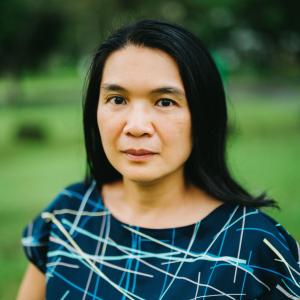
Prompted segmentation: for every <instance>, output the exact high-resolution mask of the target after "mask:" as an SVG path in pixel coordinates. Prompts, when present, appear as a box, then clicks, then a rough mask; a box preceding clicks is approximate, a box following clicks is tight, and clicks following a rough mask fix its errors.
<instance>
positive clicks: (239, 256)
mask: <svg viewBox="0 0 300 300" xmlns="http://www.w3.org/2000/svg"><path fill="white" fill-rule="evenodd" d="M226 132H227V114H226V104H225V96H224V90H223V86H222V82H221V79H220V76H219V73H218V71H217V69H216V67H215V64H214V62H213V60H212V58H211V56H210V54H209V53H208V51H207V50H206V49H205V48H204V46H203V45H202V44H201V42H200V41H199V40H198V39H197V38H196V37H195V36H194V35H193V34H191V33H190V32H188V31H186V30H185V29H183V28H181V27H179V26H177V25H173V24H168V23H164V22H159V21H152V20H144V21H140V22H137V23H135V24H131V25H129V26H126V27H123V28H121V29H119V30H118V31H116V32H114V33H113V34H112V35H111V36H110V37H109V38H108V39H107V40H106V41H105V42H104V43H102V45H101V46H100V48H99V49H98V51H97V53H96V54H95V56H94V59H93V62H92V65H91V68H90V72H89V82H88V86H87V93H86V98H85V103H84V135H85V146H86V153H87V174H86V178H85V181H84V182H81V183H77V184H73V185H70V186H68V187H67V188H65V189H64V190H63V191H61V192H60V193H59V194H58V196H57V197H56V198H55V199H54V200H53V201H52V202H51V203H50V205H49V206H48V207H47V208H46V209H45V210H44V211H43V212H42V213H41V214H40V215H38V216H37V217H36V219H35V220H34V221H33V222H32V223H31V224H29V225H28V226H27V227H26V228H25V230H24V235H23V239H22V242H23V245H24V249H25V253H26V255H27V257H28V259H29V260H30V264H29V267H28V270H27V272H26V274H25V277H24V279H23V283H22V285H21V288H20V291H19V297H18V299H43V298H44V297H46V298H47V299H203V298H208V297H210V298H214V297H216V298H217V299H298V298H299V295H300V276H299V274H300V270H299V248H297V247H299V246H298V245H297V243H296V241H295V240H294V239H293V238H292V237H291V236H290V235H289V234H288V233H287V232H286V231H285V230H284V228H283V227H281V226H280V225H279V224H277V223H276V221H274V220H273V219H271V218H270V217H268V216H267V215H265V214H264V213H263V212H261V211H260V210H259V207H263V206H276V203H275V202H274V201H273V200H271V199H268V198H267V197H266V196H265V195H264V194H263V195H260V196H257V197H254V196H252V195H250V194H249V193H248V192H247V191H246V190H245V189H243V188H242V187H241V186H240V185H239V184H238V183H236V182H235V181H234V179H232V177H231V175H230V174H229V172H228V169H227V166H226V161H225V143H226ZM32 282H34V283H35V284H34V285H33V284H32Z"/></svg>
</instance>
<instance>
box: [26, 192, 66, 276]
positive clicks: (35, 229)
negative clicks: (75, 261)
mask: <svg viewBox="0 0 300 300" xmlns="http://www.w3.org/2000/svg"><path fill="white" fill-rule="evenodd" d="M59 198H60V195H58V196H57V197H55V198H54V199H53V200H52V201H51V203H50V204H49V205H48V206H47V207H46V208H45V209H44V210H42V211H41V212H40V213H39V214H38V215H37V216H36V217H35V218H34V219H33V221H32V222H30V223H29V224H27V225H26V226H25V228H24V229H23V233H22V246H23V250H24V252H25V255H26V257H27V259H28V260H29V261H30V262H31V263H33V264H34V265H35V266H36V267H37V268H38V269H39V270H40V271H41V272H43V273H46V264H47V252H48V245H49V236H50V231H51V222H47V220H45V219H44V218H42V214H43V213H44V212H52V211H53V210H54V209H55V207H56V206H57V202H58V200H59Z"/></svg>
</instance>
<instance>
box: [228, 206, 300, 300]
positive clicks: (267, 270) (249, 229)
mask: <svg viewBox="0 0 300 300" xmlns="http://www.w3.org/2000/svg"><path fill="white" fill-rule="evenodd" d="M231 212H232V213H231V215H230V217H229V219H228V220H229V222H228V223H227V225H226V226H225V228H227V229H228V230H229V229H230V230H229V231H228V238H229V237H230V238H229V239H227V250H228V252H230V255H232V256H234V257H236V258H239V259H241V260H240V262H241V264H240V268H241V270H244V271H245V272H247V274H248V275H250V277H252V280H254V281H256V282H257V283H259V285H261V286H264V287H265V288H266V289H267V290H268V292H270V291H274V290H276V291H278V292H283V291H285V292H287V291H294V292H295V293H296V294H298V295H299V292H300V285H299V282H300V276H299V275H300V258H299V253H300V248H299V244H298V242H297V241H296V240H295V239H294V238H293V237H292V236H291V235H290V234H289V233H288V231H287V230H286V229H285V228H284V227H283V226H282V225H281V224H279V223H278V222H277V221H276V220H275V219H273V218H272V217H270V216H269V215H268V214H266V213H265V212H263V211H261V210H260V209H256V208H253V207H246V206H239V205H237V206H235V207H234V208H232V210H231ZM268 295H269V294H268ZM268 299H273V298H271V297H270V298H268ZM274 299H275V298H274ZM276 299H277V298H276Z"/></svg>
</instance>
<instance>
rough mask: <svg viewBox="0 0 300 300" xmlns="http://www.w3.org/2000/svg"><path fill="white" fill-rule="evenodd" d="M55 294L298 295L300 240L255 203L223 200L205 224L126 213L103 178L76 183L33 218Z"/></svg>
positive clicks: (40, 263)
mask: <svg viewBox="0 0 300 300" xmlns="http://www.w3.org/2000/svg"><path fill="white" fill-rule="evenodd" d="M22 243H23V247H24V250H25V253H26V256H27V257H28V259H29V260H30V261H31V262H32V263H33V264H35V265H36V266H37V267H38V268H39V269H40V270H41V271H42V272H44V273H45V274H46V278H47V288H46V298H47V299H49V300H52V299H105V300H117V299H151V300H152V299H206V298H208V299H212V298H213V299H271V300H272V299H298V298H299V297H300V296H299V295H300V276H299V274H300V273H299V272H300V269H299V245H298V244H297V242H296V241H295V240H294V239H293V238H292V237H291V236H290V235H289V234H288V233H287V231H286V230H285V229H284V228H283V227H282V226H281V225H280V224H277V222H276V221H274V220H273V219H272V218H270V217H269V216H267V215H266V214H265V213H263V212H261V211H260V210H257V209H255V208H249V207H244V206H239V205H233V204H223V205H221V206H219V207H218V208H216V209H215V210H214V211H213V212H211V213H210V214H209V215H208V216H207V217H205V218H204V219H203V220H201V221H199V222H198V223H196V224H192V225H188V226H184V227H176V228H166V229H149V228H143V227H137V226H132V225H129V224H124V223H122V222H120V221H118V220H117V219H116V218H114V216H112V215H111V214H110V212H109V211H108V210H107V208H106V207H104V205H103V202H102V199H101V195H100V194H99V192H98V190H97V188H96V185H95V182H94V183H93V184H92V185H91V186H85V185H84V184H83V183H77V184H73V185H71V186H69V187H67V188H66V189H64V190H63V191H61V192H60V193H59V194H58V195H57V197H56V198H55V199H54V200H53V201H52V202H51V203H50V205H49V206H48V207H47V208H46V209H45V210H43V211H42V213H41V214H39V215H38V216H37V217H36V218H35V219H34V220H33V222H32V223H30V224H29V225H27V226H26V228H25V229H24V232H23V238H22Z"/></svg>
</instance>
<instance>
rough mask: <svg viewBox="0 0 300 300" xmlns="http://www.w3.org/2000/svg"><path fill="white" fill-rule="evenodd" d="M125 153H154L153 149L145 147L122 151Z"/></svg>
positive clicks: (140, 154) (141, 154) (142, 154)
mask: <svg viewBox="0 0 300 300" xmlns="http://www.w3.org/2000/svg"><path fill="white" fill-rule="evenodd" d="M122 152H124V153H126V154H130V155H135V156H144V155H149V154H156V153H155V152H153V151H150V150H147V149H128V150H125V151H122Z"/></svg>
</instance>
